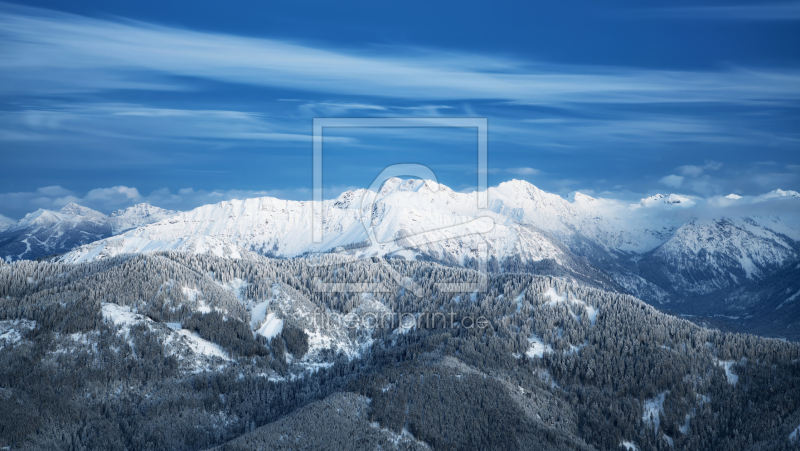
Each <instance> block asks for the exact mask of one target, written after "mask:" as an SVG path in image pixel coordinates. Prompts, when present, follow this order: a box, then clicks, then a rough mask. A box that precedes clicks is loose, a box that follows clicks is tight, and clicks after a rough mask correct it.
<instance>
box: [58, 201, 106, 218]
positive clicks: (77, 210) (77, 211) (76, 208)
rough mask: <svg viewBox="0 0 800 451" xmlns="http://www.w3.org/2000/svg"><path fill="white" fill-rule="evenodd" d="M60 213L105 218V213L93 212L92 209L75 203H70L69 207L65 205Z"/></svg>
mask: <svg viewBox="0 0 800 451" xmlns="http://www.w3.org/2000/svg"><path fill="white" fill-rule="evenodd" d="M59 213H61V214H64V215H70V216H86V217H90V218H102V217H103V216H105V215H104V214H103V213H100V212H99V211H96V210H92V209H91V208H87V207H84V206H82V205H78V204H76V203H75V202H70V203H68V204H67V205H64V208H62V209H61V211H60V212H59Z"/></svg>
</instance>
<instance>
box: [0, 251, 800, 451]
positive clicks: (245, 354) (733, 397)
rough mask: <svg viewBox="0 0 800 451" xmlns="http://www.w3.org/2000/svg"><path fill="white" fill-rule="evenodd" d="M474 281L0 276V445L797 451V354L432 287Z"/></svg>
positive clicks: (260, 263)
mask: <svg viewBox="0 0 800 451" xmlns="http://www.w3.org/2000/svg"><path fill="white" fill-rule="evenodd" d="M398 275H399V277H398ZM397 281H399V282H400V284H399V285H398V284H397V283H396V282H397ZM471 282H475V283H477V282H480V277H479V274H478V273H477V272H475V271H473V270H470V269H463V268H452V267H445V266H441V265H439V264H435V263H428V262H410V261H405V260H402V259H389V260H381V259H370V260H360V261H351V262H346V261H338V260H337V259H336V258H335V256H331V257H330V258H325V259H322V260H321V261H314V262H312V261H309V260H305V259H291V260H273V259H268V258H265V257H255V256H254V257H252V258H242V259H235V260H234V259H223V258H218V257H214V256H211V255H207V254H199V255H197V254H189V253H181V252H166V253H152V254H143V255H125V254H122V255H118V256H116V257H111V258H107V259H102V260H99V261H95V262H91V263H82V264H65V263H50V262H33V261H20V262H16V263H13V264H10V265H3V266H0V447H3V446H7V447H10V448H11V449H184V450H194V449H206V448H210V447H215V446H219V447H220V448H221V449H252V447H254V446H256V445H257V446H259V447H261V448H262V449H266V448H269V449H304V448H305V449H319V448H326V447H327V448H338V449H376V448H377V447H378V446H380V448H381V449H426V448H429V449H548V450H556V449H587V450H588V449H624V448H625V447H628V449H634V448H635V449H639V450H653V449H688V450H709V449H725V450H728V449H730V450H737V449H742V450H773V449H774V450H778V449H791V447H792V446H796V444H797V442H796V441H793V439H791V438H790V436H791V437H796V436H797V433H794V431H796V429H797V428H798V426H800V346H798V345H797V344H795V343H792V342H786V341H782V340H777V339H766V338H761V337H756V336H751V335H740V334H729V333H722V332H719V331H716V330H709V329H703V328H700V327H698V326H696V325H694V324H692V323H690V322H688V321H685V320H682V319H678V318H675V317H672V316H669V315H666V314H664V313H661V312H659V311H657V310H656V309H655V308H653V307H651V306H649V305H647V304H645V303H643V302H641V301H639V300H638V299H636V298H634V297H631V296H627V295H619V294H616V293H611V292H605V291H601V290H598V289H593V288H586V287H582V286H577V285H572V284H569V283H567V282H566V281H565V280H563V279H559V278H555V277H542V276H534V275H529V274H523V273H505V274H500V275H492V276H489V277H488V281H487V282H486V284H485V290H480V289H478V290H476V289H475V287H466V286H465V285H461V287H462V288H460V289H459V288H458V287H459V286H458V285H455V289H456V290H457V291H456V292H450V291H449V290H452V289H454V288H453V285H451V286H449V287H447V286H445V285H442V284H444V283H452V284H464V283H471ZM376 319H377V321H376ZM384 319H387V320H386V321H384ZM793 433H794V435H793Z"/></svg>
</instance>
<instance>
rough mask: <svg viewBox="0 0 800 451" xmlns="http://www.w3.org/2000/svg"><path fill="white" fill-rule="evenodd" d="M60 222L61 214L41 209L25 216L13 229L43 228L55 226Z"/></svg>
mask: <svg viewBox="0 0 800 451" xmlns="http://www.w3.org/2000/svg"><path fill="white" fill-rule="evenodd" d="M58 221H61V215H60V214H58V213H56V212H54V211H50V210H45V209H42V208H40V209H38V210H36V211H34V212H33V213H28V214H27V215H25V216H24V217H23V218H22V219H20V220H19V222H18V223H17V225H16V226H15V227H13V228H15V229H19V228H23V227H41V226H47V225H50V224H54V223H56V222H58Z"/></svg>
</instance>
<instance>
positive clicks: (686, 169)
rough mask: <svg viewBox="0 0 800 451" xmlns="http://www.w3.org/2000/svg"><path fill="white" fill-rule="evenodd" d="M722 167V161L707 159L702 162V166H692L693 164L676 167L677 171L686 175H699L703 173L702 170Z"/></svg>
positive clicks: (714, 169)
mask: <svg viewBox="0 0 800 451" xmlns="http://www.w3.org/2000/svg"><path fill="white" fill-rule="evenodd" d="M721 167H722V163H719V162H717V161H709V162H708V163H706V164H704V165H703V166H694V165H691V164H689V165H686V166H681V167H679V168H678V171H679V172H680V173H681V174H683V175H685V176H687V177H700V176H701V175H703V172H705V171H707V170H711V171H716V170H719V168H721Z"/></svg>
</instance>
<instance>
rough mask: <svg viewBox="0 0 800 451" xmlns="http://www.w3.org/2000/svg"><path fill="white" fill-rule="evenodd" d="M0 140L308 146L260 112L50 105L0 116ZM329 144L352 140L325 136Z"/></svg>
mask: <svg viewBox="0 0 800 451" xmlns="http://www.w3.org/2000/svg"><path fill="white" fill-rule="evenodd" d="M0 118H2V125H0V141H20V140H35V139H46V138H48V137H49V138H52V137H55V136H60V137H62V138H63V137H66V136H70V135H75V134H77V135H82V136H85V135H91V136H96V137H103V138H115V139H125V140H136V141H139V140H201V139H202V140H245V141H278V142H281V141H283V142H306V143H310V142H311V137H310V135H309V134H308V133H300V132H296V131H295V130H294V128H288V127H287V126H286V125H283V124H282V123H280V122H278V121H271V120H270V118H268V117H266V116H265V115H263V114H261V113H255V112H244V111H225V110H189V109H175V108H153V107H145V106H141V105H136V104H106V103H82V104H77V105H72V104H59V103H54V104H51V105H49V106H48V107H47V108H35V107H33V108H27V109H23V110H20V111H5V112H0ZM330 140H331V141H338V142H350V141H352V139H349V138H344V137H331V138H330Z"/></svg>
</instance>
